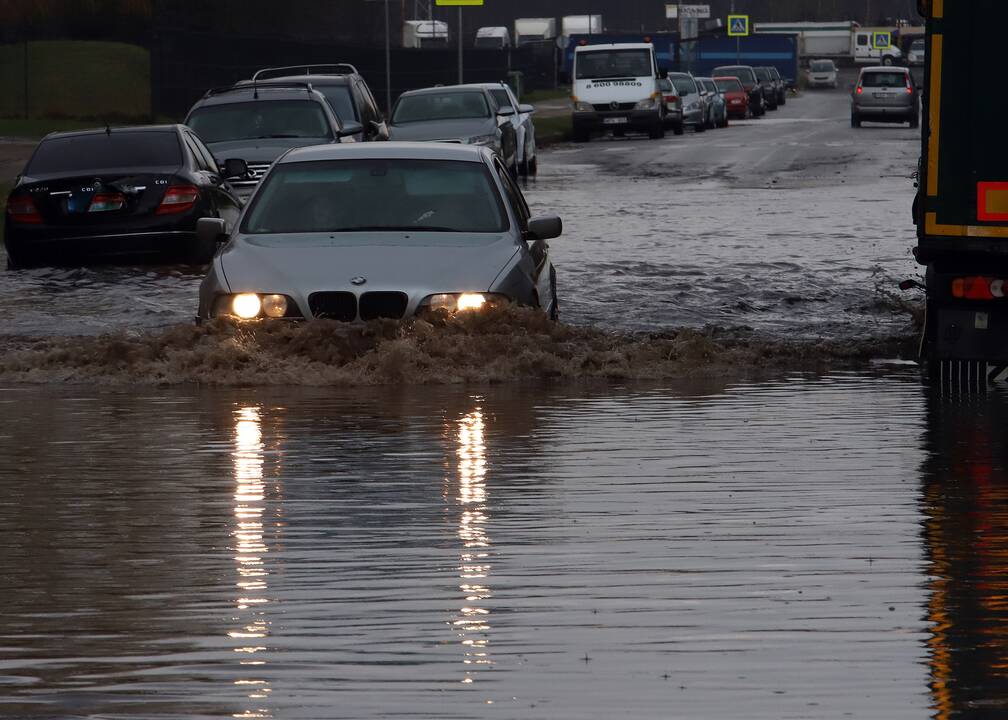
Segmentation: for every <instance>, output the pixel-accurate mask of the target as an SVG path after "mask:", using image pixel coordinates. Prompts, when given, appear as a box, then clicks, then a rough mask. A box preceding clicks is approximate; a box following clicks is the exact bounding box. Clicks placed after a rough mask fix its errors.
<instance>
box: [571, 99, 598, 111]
mask: <svg viewBox="0 0 1008 720" xmlns="http://www.w3.org/2000/svg"><path fill="white" fill-rule="evenodd" d="M594 110H595V108H594V107H592V104H591V103H586V102H581V101H578V102H576V103H574V112H593V111H594Z"/></svg>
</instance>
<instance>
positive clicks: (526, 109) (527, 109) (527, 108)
mask: <svg viewBox="0 0 1008 720" xmlns="http://www.w3.org/2000/svg"><path fill="white" fill-rule="evenodd" d="M518 112H520V113H529V114H531V113H534V112H535V105H519V106H518Z"/></svg>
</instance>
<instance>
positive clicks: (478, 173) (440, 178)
mask: <svg viewBox="0 0 1008 720" xmlns="http://www.w3.org/2000/svg"><path fill="white" fill-rule="evenodd" d="M507 228H508V222H507V219H506V215H505V213H504V208H503V205H502V202H501V198H500V194H499V192H498V190H497V186H496V185H495V184H494V183H493V180H492V178H491V175H490V171H489V169H488V168H487V167H486V166H485V165H484V164H483V163H482V162H467V161H458V160H401V159H394V160H384V159H362V160H327V161H316V162H293V163H281V164H279V165H277V166H275V167H274V168H273V170H272V171H271V172H270V174H269V175H268V176H267V178H266V180H265V181H264V183H263V187H262V189H260V190H259V192H258V193H257V194H256V197H255V201H254V202H253V205H252V207H251V208H250V210H249V212H248V214H247V215H246V220H245V222H244V225H243V227H242V232H244V233H249V234H275V233H337V232H368V231H374V232H380V231H412V232H469V233H500V232H504V231H505V230H507Z"/></svg>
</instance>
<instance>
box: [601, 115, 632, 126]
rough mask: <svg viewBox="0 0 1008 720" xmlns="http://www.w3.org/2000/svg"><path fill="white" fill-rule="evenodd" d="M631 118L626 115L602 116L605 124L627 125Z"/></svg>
mask: <svg viewBox="0 0 1008 720" xmlns="http://www.w3.org/2000/svg"><path fill="white" fill-rule="evenodd" d="M627 122H629V120H628V119H627V118H625V117H609V118H602V124H603V125H626V124H627Z"/></svg>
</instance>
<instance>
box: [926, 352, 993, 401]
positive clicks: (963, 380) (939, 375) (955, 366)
mask: <svg viewBox="0 0 1008 720" xmlns="http://www.w3.org/2000/svg"><path fill="white" fill-rule="evenodd" d="M928 375H929V378H930V380H931V384H932V386H934V387H935V388H936V389H937V390H939V391H940V392H941V393H942V394H947V395H961V394H966V393H982V392H985V391H986V390H987V389H988V388H991V387H995V386H999V387H1005V386H1008V363H1006V364H998V363H989V362H987V361H986V360H934V361H932V362H931V363H930V365H929V370H928Z"/></svg>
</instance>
